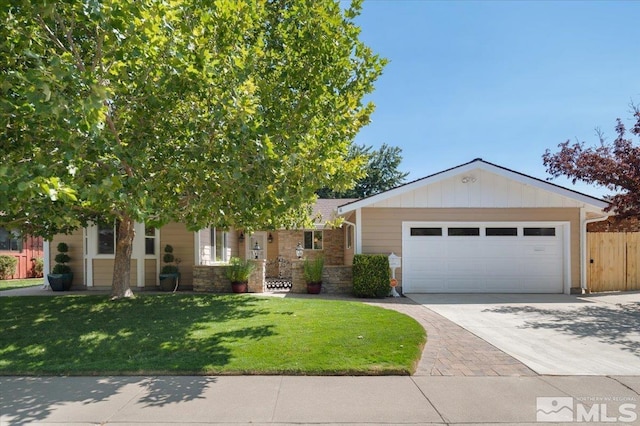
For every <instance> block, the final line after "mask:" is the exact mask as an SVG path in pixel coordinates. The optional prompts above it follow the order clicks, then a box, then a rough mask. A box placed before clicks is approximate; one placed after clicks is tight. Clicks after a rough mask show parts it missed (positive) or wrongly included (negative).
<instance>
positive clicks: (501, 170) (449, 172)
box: [338, 158, 608, 214]
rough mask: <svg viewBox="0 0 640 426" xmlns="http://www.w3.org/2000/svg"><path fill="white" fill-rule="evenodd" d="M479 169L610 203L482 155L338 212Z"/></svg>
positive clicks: (593, 202)
mask: <svg viewBox="0 0 640 426" xmlns="http://www.w3.org/2000/svg"><path fill="white" fill-rule="evenodd" d="M477 170H481V171H486V172H489V173H493V174H494V175H498V176H502V177H503V178H506V179H510V180H512V181H515V182H519V183H521V184H524V185H527V186H529V187H533V188H537V189H541V190H544V191H549V192H551V193H554V194H557V195H559V196H561V197H565V198H568V199H571V200H574V201H575V202H577V203H580V204H584V205H587V206H589V207H591V208H593V209H596V210H601V209H603V208H605V207H606V206H607V205H608V203H607V202H606V201H604V200H602V199H599V198H596V197H592V196H590V195H587V194H583V193H581V192H578V191H574V190H572V189H568V188H565V187H563V186H560V185H557V184H554V183H551V182H547V181H545V180H542V179H538V178H535V177H532V176H529V175H526V174H524V173H520V172H517V171H515V170H511V169H509V168H506V167H502V166H499V165H497V164H493V163H490V162H488V161H484V160H483V159H481V158H476V159H474V160H472V161H470V162H468V163H464V164H461V165H459V166H456V167H452V168H450V169H446V170H443V171H441V172H438V173H434V174H432V175H429V176H426V177H424V178H420V179H417V180H414V181H412V182H408V183H406V184H403V185H400V186H398V187H396V188H393V189H390V190H388V191H385V192H382V193H380V194H376V195H372V196H370V197H367V198H363V199H360V200H356V201H353V202H350V203H345V204H342V205H341V206H339V207H338V214H345V213H349V212H351V211H354V210H357V209H360V208H363V207H369V206H373V205H374V204H376V203H380V202H383V201H385V200H389V199H391V198H393V197H398V196H402V195H404V194H407V193H409V192H411V191H415V190H417V189H421V188H423V187H426V186H428V185H431V184H434V183H438V182H442V181H444V180H446V179H450V178H452V177H455V176H459V175H464V174H465V173H470V172H473V171H477ZM464 179H465V176H463V180H462V182H463V183H467V182H468V181H465V180H464ZM467 179H473V182H475V178H472V177H468V178H467Z"/></svg>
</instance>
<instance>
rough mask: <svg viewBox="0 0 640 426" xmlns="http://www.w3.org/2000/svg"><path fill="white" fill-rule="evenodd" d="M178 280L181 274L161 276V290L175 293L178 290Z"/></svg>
mask: <svg viewBox="0 0 640 426" xmlns="http://www.w3.org/2000/svg"><path fill="white" fill-rule="evenodd" d="M178 278H180V274H160V290H162V291H173V290H174V289H175V288H176V283H177V282H178Z"/></svg>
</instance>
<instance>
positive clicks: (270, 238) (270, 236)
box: [267, 232, 273, 243]
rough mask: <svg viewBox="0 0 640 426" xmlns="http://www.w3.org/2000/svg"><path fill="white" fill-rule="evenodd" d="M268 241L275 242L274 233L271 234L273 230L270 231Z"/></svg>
mask: <svg viewBox="0 0 640 426" xmlns="http://www.w3.org/2000/svg"><path fill="white" fill-rule="evenodd" d="M267 241H269V242H270V243H272V242H273V235H271V232H269V236H268V237H267Z"/></svg>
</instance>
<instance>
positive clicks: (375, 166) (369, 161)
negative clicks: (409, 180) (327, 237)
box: [318, 143, 409, 198]
mask: <svg viewBox="0 0 640 426" xmlns="http://www.w3.org/2000/svg"><path fill="white" fill-rule="evenodd" d="M349 158H351V159H354V160H355V159H357V158H364V159H366V164H365V165H364V169H363V171H364V175H363V176H362V177H361V178H360V179H358V180H357V182H356V184H355V185H354V186H353V187H351V188H348V189H346V190H333V189H331V188H322V189H321V190H319V191H318V196H319V197H321V198H364V197H369V196H371V195H375V194H379V193H380V192H384V191H387V190H389V189H391V188H395V187H396V186H398V185H402V184H403V183H404V181H405V178H406V177H407V176H408V175H409V173H406V172H402V171H400V170H399V169H398V168H399V167H400V163H401V162H402V148H400V147H397V146H389V145H387V144H386V143H383V144H382V145H381V146H380V148H379V149H376V150H374V149H373V147H371V146H366V145H355V144H354V145H351V147H350V148H349Z"/></svg>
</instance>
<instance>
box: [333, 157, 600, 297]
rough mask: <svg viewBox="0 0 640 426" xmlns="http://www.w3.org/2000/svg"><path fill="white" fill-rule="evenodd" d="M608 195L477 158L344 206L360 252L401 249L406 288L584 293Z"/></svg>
mask: <svg viewBox="0 0 640 426" xmlns="http://www.w3.org/2000/svg"><path fill="white" fill-rule="evenodd" d="M606 206H607V203H606V202H605V201H603V200H600V199H598V198H594V197H591V196H589V195H586V194H582V193H579V192H576V191H573V190H570V189H567V188H564V187H561V186H558V185H555V184H553V183H550V182H547V181H545V180H542V179H537V178H534V177H531V176H528V175H525V174H522V173H519V172H516V171H513V170H511V169H508V168H505V167H501V166H498V165H495V164H492V163H489V162H486V161H484V160H482V159H476V160H473V161H471V162H469V163H466V164H462V165H460V166H457V167H453V168H451V169H447V170H445V171H442V172H439V173H435V174H433V175H430V176H427V177H425V178H422V179H418V180H416V181H413V182H410V183H407V184H405V185H402V186H399V187H397V188H394V189H391V190H389V191H386V192H383V193H380V194H377V195H374V196H371V197H368V198H364V199H361V200H358V201H355V202H351V203H349V204H345V205H343V206H340V207H339V208H338V213H339V214H340V215H342V216H343V217H344V218H345V220H346V221H347V223H348V224H349V225H351V226H355V253H364V254H386V255H389V254H390V253H392V252H393V253H395V254H396V255H398V256H400V257H401V259H402V260H401V262H402V263H401V267H400V268H399V269H398V270H397V271H396V278H397V279H398V282H399V285H400V287H401V290H402V292H404V293H570V292H573V293H578V292H582V291H583V289H584V288H586V265H587V259H586V256H587V254H586V225H587V223H590V222H592V221H597V220H602V219H604V218H606V217H607V214H606V213H605V212H604V210H603V209H604V208H605V207H606Z"/></svg>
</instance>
